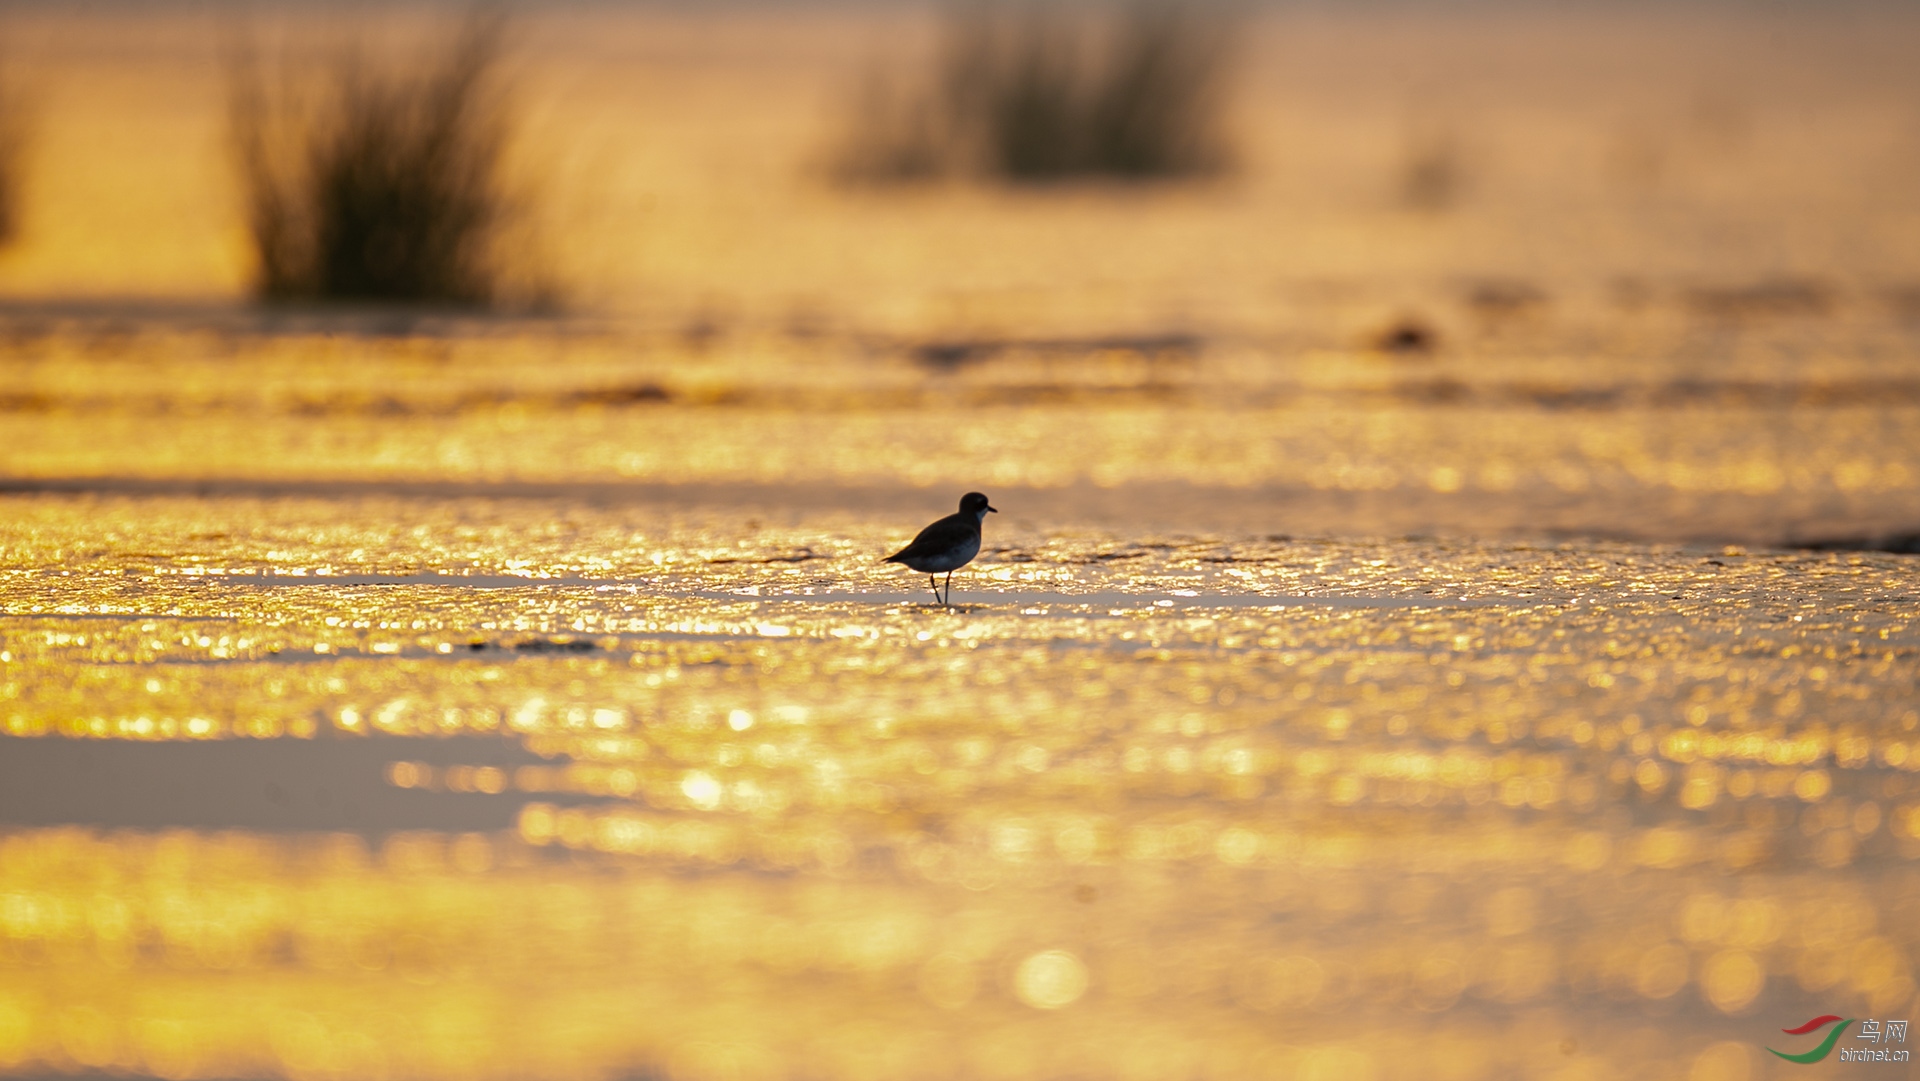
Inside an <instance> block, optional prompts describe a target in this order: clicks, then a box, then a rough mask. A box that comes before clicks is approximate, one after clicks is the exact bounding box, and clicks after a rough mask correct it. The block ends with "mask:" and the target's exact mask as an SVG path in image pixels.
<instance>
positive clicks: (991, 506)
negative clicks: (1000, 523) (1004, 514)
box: [987, 503, 1000, 514]
mask: <svg viewBox="0 0 1920 1081" xmlns="http://www.w3.org/2000/svg"><path fill="white" fill-rule="evenodd" d="M987 509H988V510H989V511H992V512H993V513H995V514H999V513H1000V508H999V507H996V506H994V505H992V504H991V503H989V504H988V505H987Z"/></svg>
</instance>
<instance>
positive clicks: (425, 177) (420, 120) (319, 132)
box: [232, 14, 510, 307]
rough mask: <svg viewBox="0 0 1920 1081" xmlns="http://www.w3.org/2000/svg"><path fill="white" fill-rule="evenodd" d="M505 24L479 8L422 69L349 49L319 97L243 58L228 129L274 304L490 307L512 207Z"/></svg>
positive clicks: (263, 288) (264, 291)
mask: <svg viewBox="0 0 1920 1081" xmlns="http://www.w3.org/2000/svg"><path fill="white" fill-rule="evenodd" d="M504 31H505V22H504V20H503V19H502V18H500V17H498V16H495V15H488V14H476V15H473V16H470V17H469V18H468V19H467V20H466V21H465V23H463V24H462V26H461V27H460V30H459V32H458V34H457V35H455V36H454V39H453V42H452V44H451V46H450V47H449V48H448V49H447V51H446V52H445V54H444V55H442V56H440V57H438V58H435V59H434V60H432V61H431V62H427V63H424V64H421V65H420V66H419V71H418V72H417V73H413V74H401V73H398V72H396V71H392V70H379V69H376V68H374V67H373V66H371V65H370V64H369V63H368V61H367V60H366V58H365V57H364V56H363V55H362V54H361V53H359V52H356V51H348V52H345V53H342V54H341V55H339V56H338V57H336V59H335V60H334V62H333V63H332V65H331V66H330V68H329V70H328V72H327V75H328V77H327V78H326V79H324V80H322V82H323V85H322V86H321V87H320V88H319V93H318V96H317V99H314V100H307V101H303V100H302V95H301V94H300V93H299V92H298V90H297V88H296V87H294V86H292V85H291V84H289V85H286V86H283V87H282V88H281V89H280V90H279V92H278V93H273V92H269V90H268V89H267V88H266V86H265V85H264V84H263V80H262V78H261V76H260V72H259V68H258V65H257V64H255V63H254V62H253V61H252V58H251V57H250V56H248V57H242V58H241V59H240V60H238V61H237V62H236V63H235V65H234V73H235V78H234V80H233V98H232V105H233V131H234V137H235V142H236V144H237V149H238V151H239V158H240V167H241V172H242V177H243V180H244V182H245V189H246V193H247V200H248V205H247V212H248V224H249V226H250V228H251V234H252V238H253V245H254V253H255V256H256V258H257V265H258V275H257V278H256V291H257V292H258V293H259V295H260V296H261V297H262V298H264V299H266V300H269V301H295V300H357V301H381V302H400V303H435V304H450V305H461V306H476V307H484V306H487V305H489V304H491V303H493V302H494V300H495V299H496V297H497V295H498V292H499V285H500V280H501V274H500V267H499V265H498V262H497V260H498V258H499V255H500V252H499V250H498V249H499V243H498V242H499V240H500V236H501V232H502V229H503V227H504V225H505V224H506V221H507V218H508V216H509V202H510V201H509V199H508V197H507V194H506V189H505V185H504V182H503V170H502V161H503V157H504V154H505V149H506V136H507V123H506V113H505V109H504V107H503V101H502V94H501V88H500V86H499V85H498V82H499V81H498V78H497V74H498V67H499V62H500V59H501V55H502V47H503V34H504Z"/></svg>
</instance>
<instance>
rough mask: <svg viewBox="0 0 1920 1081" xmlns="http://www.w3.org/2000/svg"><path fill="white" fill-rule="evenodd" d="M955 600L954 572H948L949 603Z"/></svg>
mask: <svg viewBox="0 0 1920 1081" xmlns="http://www.w3.org/2000/svg"><path fill="white" fill-rule="evenodd" d="M952 602H953V572H952V571H948V572H947V603H949V604H951V603H952Z"/></svg>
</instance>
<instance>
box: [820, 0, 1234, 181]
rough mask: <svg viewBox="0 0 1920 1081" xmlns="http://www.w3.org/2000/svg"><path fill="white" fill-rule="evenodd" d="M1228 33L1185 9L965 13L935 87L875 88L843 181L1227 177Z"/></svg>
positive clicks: (984, 9)
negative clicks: (949, 177)
mask: <svg viewBox="0 0 1920 1081" xmlns="http://www.w3.org/2000/svg"><path fill="white" fill-rule="evenodd" d="M1228 31H1229V27H1228V25H1227V23H1226V20H1225V19H1224V17H1223V16H1221V15H1220V14H1218V13H1217V12H1210V11H1203V10H1202V9H1200V8H1198V7H1195V6H1193V5H1192V4H1191V3H1181V2H1179V0H1136V2H1135V3H1133V4H1131V5H1130V6H1126V7H1121V8H1115V9H1110V10H1107V11H1104V12H1093V11H1063V10H1058V9H1051V8H1042V7H1037V6H1030V7H1024V8H1019V9H1009V8H1000V7H993V6H988V5H987V4H985V3H976V4H974V5H972V6H968V7H963V8H956V9H954V10H953V12H952V13H951V14H950V16H949V17H948V21H947V23H946V25H945V28H944V31H943V36H942V42H941V48H940V55H939V59H938V62H937V63H936V65H935V72H936V73H935V75H934V78H933V79H932V80H931V85H922V86H918V87H907V88H904V89H903V88H901V87H900V86H899V85H898V82H897V81H893V82H890V81H888V80H886V79H883V78H880V77H878V76H876V77H874V78H872V79H870V80H869V83H868V86H867V89H866V93H865V94H864V95H863V97H862V99H861V103H860V105H859V107H858V108H857V109H856V111H855V123H854V129H853V133H852V136H851V138H849V139H848V141H847V147H846V149H845V150H844V151H843V153H842V154H841V157H840V169H839V171H840V173H841V174H842V175H843V176H845V177H847V178H849V179H854V180H881V181H886V180H914V179H923V178H928V177H934V176H942V175H960V174H972V175H981V176H987V177H991V178H996V179H1003V180H1011V181H1049V180H1064V179H1073V178H1087V177H1093V178H1097V177H1109V178H1119V179H1154V178H1165V177H1180V176H1193V175H1199V174H1206V173H1212V172H1216V171H1218V170H1219V169H1221V168H1223V167H1224V166H1225V165H1226V164H1227V160H1228V155H1227V153H1226V151H1225V147H1224V142H1223V140H1222V138H1221V134H1220V126H1221V125H1220V118H1221V112H1222V107H1223V104H1224V95H1223V93H1222V91H1223V89H1224V87H1223V80H1224V76H1225V73H1226V70H1227V59H1228V44H1229V41H1230V34H1229V33H1228Z"/></svg>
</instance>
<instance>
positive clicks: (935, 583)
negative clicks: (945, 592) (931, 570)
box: [927, 574, 947, 604]
mask: <svg viewBox="0 0 1920 1081" xmlns="http://www.w3.org/2000/svg"><path fill="white" fill-rule="evenodd" d="M927 588H929V589H931V590H933V599H934V600H936V601H939V603H941V604H945V603H947V602H946V601H942V600H940V579H938V578H935V577H934V576H933V575H931V574H929V575H927Z"/></svg>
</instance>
